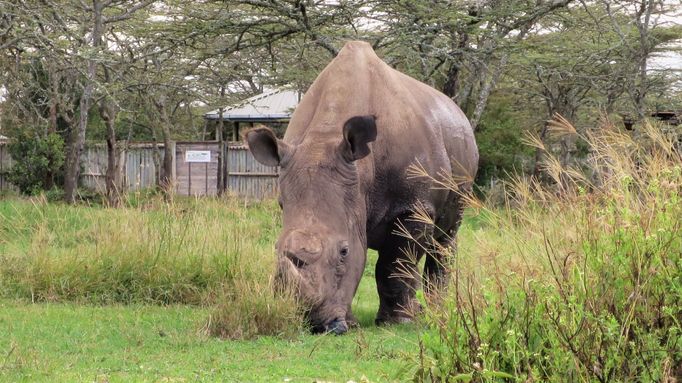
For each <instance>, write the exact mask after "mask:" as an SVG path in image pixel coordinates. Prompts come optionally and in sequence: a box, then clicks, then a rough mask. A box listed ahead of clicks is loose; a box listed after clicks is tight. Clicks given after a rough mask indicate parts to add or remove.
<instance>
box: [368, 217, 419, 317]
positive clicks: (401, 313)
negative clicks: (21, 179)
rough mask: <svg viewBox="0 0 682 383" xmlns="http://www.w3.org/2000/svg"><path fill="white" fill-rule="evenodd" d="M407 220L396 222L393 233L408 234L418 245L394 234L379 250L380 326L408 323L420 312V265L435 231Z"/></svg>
mask: <svg viewBox="0 0 682 383" xmlns="http://www.w3.org/2000/svg"><path fill="white" fill-rule="evenodd" d="M404 218H405V219H402V220H396V224H397V225H393V227H394V230H403V229H404V230H406V231H408V232H409V233H410V235H411V236H412V237H413V238H414V239H416V241H417V242H415V240H413V239H410V238H406V237H405V236H403V235H399V234H396V233H394V232H392V233H391V234H390V236H389V238H388V240H387V241H385V243H384V246H382V247H380V248H379V259H378V260H377V265H376V272H375V274H376V282H377V292H378V293H379V311H378V312H377V317H376V320H375V322H376V323H377V324H387V323H404V322H409V321H411V320H412V319H413V318H414V316H415V315H416V314H418V313H419V312H420V311H421V305H420V304H419V302H418V301H417V299H416V291H417V289H418V288H419V287H420V282H421V277H420V275H419V271H418V270H417V264H418V262H419V260H420V259H421V257H422V256H423V255H424V249H425V247H426V246H425V245H426V243H427V239H428V238H429V237H430V236H431V232H432V231H431V228H430V227H425V226H424V225H422V224H416V223H414V221H413V220H410V219H409V215H406V216H405V217H404ZM398 223H400V224H398ZM398 228H402V229H398Z"/></svg>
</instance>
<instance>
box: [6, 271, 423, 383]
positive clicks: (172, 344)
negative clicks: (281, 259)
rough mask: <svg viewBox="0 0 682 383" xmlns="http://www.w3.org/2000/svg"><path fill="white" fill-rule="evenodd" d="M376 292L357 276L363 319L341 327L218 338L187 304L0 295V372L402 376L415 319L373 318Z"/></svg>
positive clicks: (130, 376)
mask: <svg viewBox="0 0 682 383" xmlns="http://www.w3.org/2000/svg"><path fill="white" fill-rule="evenodd" d="M376 306H377V299H376V293H375V292H374V291H373V281H371V280H370V279H369V278H364V279H363V284H362V287H361V289H360V291H359V292H358V297H357V299H356V304H355V310H356V312H357V314H358V317H359V318H360V320H361V322H362V327H361V328H360V329H356V330H353V331H351V332H350V333H349V334H348V335H346V336H342V337H335V336H315V335H309V334H307V333H305V332H301V333H299V334H298V335H297V336H295V337H294V338H292V339H281V338H277V337H260V338H258V339H256V340H249V341H246V340H242V341H224V340H220V339H218V338H213V337H207V336H205V335H204V333H203V331H201V327H202V326H203V324H204V321H205V318H206V316H207V315H208V310H207V309H204V308H199V307H194V306H186V305H183V306H178V305H174V306H156V305H138V304H132V305H107V306H92V305H79V304H73V303H57V304H55V303H40V304H30V303H27V302H24V301H17V300H3V301H0V381H7V382H21V381H25V382H34V381H44V382H80V381H89V382H92V381H96V382H105V381H109V382H131V381H153V382H156V381H206V382H213V381H230V382H235V381H239V382H284V381H285V379H287V378H288V379H290V381H291V382H311V381H314V380H315V379H320V380H324V381H334V382H346V381H348V380H350V379H352V380H355V381H360V380H361V379H362V377H366V378H367V379H369V380H371V381H374V382H384V381H395V380H398V381H400V380H403V379H405V377H406V376H407V375H405V372H406V369H407V370H409V368H410V366H408V365H406V364H405V363H404V362H402V360H403V358H402V355H403V354H404V353H406V352H412V351H413V350H414V349H415V347H416V344H417V332H416V328H415V326H411V325H403V326H392V327H386V328H379V327H375V326H374V325H373V324H372V321H373V317H374V314H375V311H376Z"/></svg>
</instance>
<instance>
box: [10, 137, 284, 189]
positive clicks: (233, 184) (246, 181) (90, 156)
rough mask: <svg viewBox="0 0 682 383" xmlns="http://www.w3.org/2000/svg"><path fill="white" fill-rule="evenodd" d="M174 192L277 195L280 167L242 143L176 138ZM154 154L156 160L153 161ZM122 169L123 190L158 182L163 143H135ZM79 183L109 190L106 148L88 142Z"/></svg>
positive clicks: (122, 156)
mask: <svg viewBox="0 0 682 383" xmlns="http://www.w3.org/2000/svg"><path fill="white" fill-rule="evenodd" d="M173 146H174V147H175V158H174V166H173V169H174V174H173V180H174V182H175V192H176V194H178V195H188V196H205V195H209V196H211V195H217V194H220V193H222V192H227V193H230V194H234V195H237V196H239V197H242V198H247V199H263V198H267V197H272V196H274V195H275V194H276V193H277V185H278V184H277V176H278V169H277V167H271V166H264V165H262V164H260V163H258V162H257V161H256V160H255V158H253V156H252V155H251V153H250V152H249V151H248V149H247V148H246V146H245V145H243V144H242V143H225V144H224V145H222V146H221V145H220V143H219V142H216V141H206V142H174V143H173ZM6 151H7V147H6V146H5V145H3V143H1V142H0V190H1V189H7V188H10V187H11V185H9V184H8V183H7V182H6V180H5V179H4V178H3V177H2V171H3V169H5V170H6V169H7V168H8V167H9V166H11V159H10V158H9V155H8V154H6ZM155 157H156V160H155ZM117 160H118V161H119V164H120V165H121V169H122V173H123V174H122V182H123V190H124V191H134V190H140V189H146V188H151V187H154V186H156V185H157V183H158V178H159V170H158V169H157V164H162V163H163V162H162V161H163V145H162V144H154V143H132V144H129V145H128V146H127V147H126V148H125V150H123V151H122V152H121V154H120V156H119V158H118V159H117ZM81 165H82V171H81V175H80V183H81V185H82V186H83V187H85V188H88V189H90V190H95V191H97V192H103V191H104V190H105V185H106V182H105V177H106V170H107V148H106V145H104V144H90V145H87V146H86V148H85V149H84V151H83V154H82V155H81Z"/></svg>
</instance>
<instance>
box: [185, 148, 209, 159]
mask: <svg viewBox="0 0 682 383" xmlns="http://www.w3.org/2000/svg"><path fill="white" fill-rule="evenodd" d="M185 162H211V151H210V150H188V151H186V152H185Z"/></svg>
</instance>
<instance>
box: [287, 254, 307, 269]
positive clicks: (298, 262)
mask: <svg viewBox="0 0 682 383" xmlns="http://www.w3.org/2000/svg"><path fill="white" fill-rule="evenodd" d="M287 258H289V260H290V261H291V263H293V264H294V266H296V268H298V269H302V268H303V267H305V266H306V265H307V263H305V262H304V261H302V260H301V259H300V258H298V257H297V256H295V255H293V254H287Z"/></svg>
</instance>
